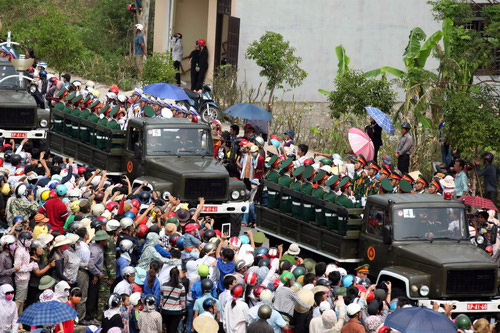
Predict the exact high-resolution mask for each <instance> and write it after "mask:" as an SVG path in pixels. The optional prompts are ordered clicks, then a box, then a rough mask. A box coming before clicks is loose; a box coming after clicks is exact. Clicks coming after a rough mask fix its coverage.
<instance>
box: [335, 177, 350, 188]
mask: <svg viewBox="0 0 500 333" xmlns="http://www.w3.org/2000/svg"><path fill="white" fill-rule="evenodd" d="M349 185H351V179H350V178H349V177H348V176H345V177H344V178H342V180H341V181H340V183H339V184H338V185H337V187H340V188H344V187H346V186H349Z"/></svg>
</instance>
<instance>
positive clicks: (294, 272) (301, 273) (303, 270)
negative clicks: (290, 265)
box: [292, 266, 306, 278]
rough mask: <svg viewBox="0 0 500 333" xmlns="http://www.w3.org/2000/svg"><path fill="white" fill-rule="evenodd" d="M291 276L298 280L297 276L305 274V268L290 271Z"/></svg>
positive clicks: (299, 267) (300, 267)
mask: <svg viewBox="0 0 500 333" xmlns="http://www.w3.org/2000/svg"><path fill="white" fill-rule="evenodd" d="M292 274H293V275H294V276H295V277H296V278H298V277H299V276H302V275H305V274H306V268H305V267H303V266H297V267H295V268H294V270H293V271H292Z"/></svg>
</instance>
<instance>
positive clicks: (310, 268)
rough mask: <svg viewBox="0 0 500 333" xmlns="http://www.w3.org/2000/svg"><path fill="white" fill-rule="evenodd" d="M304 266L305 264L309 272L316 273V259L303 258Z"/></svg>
mask: <svg viewBox="0 0 500 333" xmlns="http://www.w3.org/2000/svg"><path fill="white" fill-rule="evenodd" d="M304 266H306V269H307V271H308V272H309V273H313V274H315V273H316V270H315V268H316V261H315V260H314V259H312V258H305V259H304Z"/></svg>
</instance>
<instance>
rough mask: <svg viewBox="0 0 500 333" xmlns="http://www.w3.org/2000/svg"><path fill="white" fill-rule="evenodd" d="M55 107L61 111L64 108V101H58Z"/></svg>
mask: <svg viewBox="0 0 500 333" xmlns="http://www.w3.org/2000/svg"><path fill="white" fill-rule="evenodd" d="M54 109H56V110H59V111H62V110H64V103H63V102H59V103H57V104H56V106H54Z"/></svg>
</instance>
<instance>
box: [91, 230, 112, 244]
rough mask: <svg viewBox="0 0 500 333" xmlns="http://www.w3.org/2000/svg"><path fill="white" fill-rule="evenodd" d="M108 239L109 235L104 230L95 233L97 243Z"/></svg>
mask: <svg viewBox="0 0 500 333" xmlns="http://www.w3.org/2000/svg"><path fill="white" fill-rule="evenodd" d="M108 238H109V235H108V233H107V232H106V231H104V230H99V231H98V232H96V233H95V236H94V240H95V241H96V242H99V241H103V240H107V239H108Z"/></svg>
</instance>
